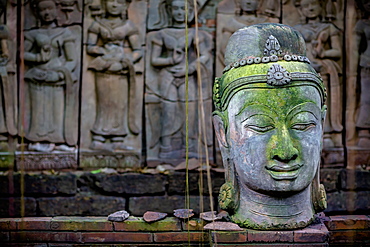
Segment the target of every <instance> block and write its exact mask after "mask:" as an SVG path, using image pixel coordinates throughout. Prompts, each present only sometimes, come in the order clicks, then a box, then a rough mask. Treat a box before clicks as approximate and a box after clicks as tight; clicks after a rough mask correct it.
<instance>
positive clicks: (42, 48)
mask: <svg viewBox="0 0 370 247" xmlns="http://www.w3.org/2000/svg"><path fill="white" fill-rule="evenodd" d="M33 7H34V9H35V12H36V14H37V17H38V19H39V22H40V26H39V27H38V28H36V29H32V30H29V31H26V32H25V41H24V50H25V51H24V60H25V62H26V64H27V65H28V66H29V69H28V70H27V71H26V73H25V75H24V79H25V81H26V82H27V86H28V88H29V92H28V93H29V105H28V106H29V108H30V109H29V111H30V113H29V115H28V116H27V120H28V124H29V126H27V127H26V129H25V130H26V139H27V140H28V141H30V144H29V146H28V149H29V150H30V151H43V152H50V151H52V150H54V149H56V150H62V151H73V150H74V149H75V145H76V144H77V127H78V121H77V114H78V88H79V85H78V82H77V77H76V75H75V73H74V72H75V71H76V68H77V65H78V58H77V56H78V53H77V51H76V46H77V44H76V36H75V34H74V33H73V32H72V31H71V30H70V29H69V28H64V27H58V25H57V14H56V13H57V7H56V3H55V1H53V0H37V1H34V2H33Z"/></svg>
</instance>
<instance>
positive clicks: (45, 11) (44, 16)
mask: <svg viewBox="0 0 370 247" xmlns="http://www.w3.org/2000/svg"><path fill="white" fill-rule="evenodd" d="M37 9H38V13H39V17H40V19H41V21H42V22H46V23H49V22H53V21H54V20H55V19H56V18H57V8H56V5H55V2H54V1H42V2H40V3H39V4H38V6H37Z"/></svg>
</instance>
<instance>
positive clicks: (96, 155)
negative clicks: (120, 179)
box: [80, 151, 142, 168]
mask: <svg viewBox="0 0 370 247" xmlns="http://www.w3.org/2000/svg"><path fill="white" fill-rule="evenodd" d="M141 163H142V162H141V153H140V152H137V151H122V152H114V153H113V152H104V151H100V152H96V151H95V152H94V151H81V153H80V167H81V168H102V167H109V168H140V167H141V166H142V165H141Z"/></svg>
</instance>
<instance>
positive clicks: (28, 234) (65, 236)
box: [10, 231, 81, 243]
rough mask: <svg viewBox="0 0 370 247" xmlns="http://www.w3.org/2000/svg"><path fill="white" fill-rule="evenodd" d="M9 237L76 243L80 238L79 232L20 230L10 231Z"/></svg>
mask: <svg viewBox="0 0 370 247" xmlns="http://www.w3.org/2000/svg"><path fill="white" fill-rule="evenodd" d="M10 239H11V240H12V241H19V242H33V241H34V242H47V243H49V242H74V243H78V242H80V240H81V234H80V233H79V232H42V231H40V232H34V231H20V232H11V233H10Z"/></svg>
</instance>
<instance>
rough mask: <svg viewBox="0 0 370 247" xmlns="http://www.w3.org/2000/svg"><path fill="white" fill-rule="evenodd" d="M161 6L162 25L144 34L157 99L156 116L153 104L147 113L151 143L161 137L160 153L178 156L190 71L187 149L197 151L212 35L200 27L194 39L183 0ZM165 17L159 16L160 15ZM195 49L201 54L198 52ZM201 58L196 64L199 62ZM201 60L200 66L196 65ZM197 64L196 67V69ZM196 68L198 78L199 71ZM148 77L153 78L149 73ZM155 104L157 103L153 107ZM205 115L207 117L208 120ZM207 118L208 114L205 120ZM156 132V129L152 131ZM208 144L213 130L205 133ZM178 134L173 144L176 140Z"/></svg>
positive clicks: (207, 105) (207, 88)
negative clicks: (200, 96) (186, 28)
mask: <svg viewBox="0 0 370 247" xmlns="http://www.w3.org/2000/svg"><path fill="white" fill-rule="evenodd" d="M188 6H189V19H188V20H189V21H191V20H192V17H193V14H194V13H193V5H192V1H189V3H188ZM159 8H160V10H159V12H160V13H162V16H163V15H164V16H166V17H167V19H166V20H167V23H166V24H165V25H166V26H165V27H166V28H164V29H161V30H160V31H156V32H152V33H151V34H150V35H148V40H149V44H148V48H149V49H150V54H149V56H148V57H149V59H150V64H149V65H148V66H149V69H148V71H149V72H148V73H147V78H148V82H147V87H148V89H149V90H148V91H149V93H150V94H151V95H152V97H153V98H156V99H157V100H158V101H159V102H160V103H159V104H160V112H161V114H160V116H159V117H157V119H156V120H154V118H155V114H156V113H155V112H156V110H154V109H151V110H150V113H149V116H148V118H149V119H150V121H151V124H150V126H149V129H150V131H151V133H152V137H151V139H150V141H149V147H150V148H152V147H153V146H155V145H157V144H158V142H159V143H160V144H159V145H160V148H159V157H160V158H181V157H183V156H184V147H185V119H186V117H185V100H186V84H185V78H186V77H188V91H189V93H188V107H189V108H188V109H189V110H188V112H189V115H188V121H189V149H190V155H191V156H196V153H197V142H198V134H199V130H198V120H199V115H198V114H199V113H198V106H197V104H198V103H199V102H198V100H201V103H202V104H204V105H205V112H207V111H208V112H209V113H210V111H211V85H210V76H211V73H212V71H211V68H212V62H211V53H210V52H211V49H212V43H211V37H210V35H209V34H208V33H205V32H202V31H199V46H198V47H197V43H196V36H195V35H196V32H195V29H194V28H188V33H187V34H186V30H185V27H186V25H188V23H186V22H185V2H184V1H180V0H172V1H162V2H161V3H160V5H159ZM162 21H163V20H162ZM185 49H188V63H189V65H188V71H187V70H186V69H187V67H186V64H185V63H186V58H185ZM197 51H198V52H199V57H198V58H197ZM198 63H199V64H198ZM198 65H199V67H198ZM198 70H200V71H198ZM197 72H200V73H198V75H199V74H200V75H201V76H202V78H199V77H198V76H197ZM151 78H152V79H151ZM200 79H202V88H201V89H200V90H202V93H203V98H202V99H199V91H198V90H199V86H198V80H200ZM157 110H158V109H157ZM206 121H207V120H206ZM209 122H210V120H209ZM156 132H157V133H158V135H156ZM207 138H209V139H210V140H208V144H211V140H212V135H211V134H210V133H207ZM175 139H177V140H178V141H177V145H176V141H175Z"/></svg>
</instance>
